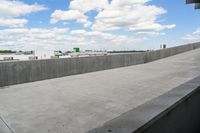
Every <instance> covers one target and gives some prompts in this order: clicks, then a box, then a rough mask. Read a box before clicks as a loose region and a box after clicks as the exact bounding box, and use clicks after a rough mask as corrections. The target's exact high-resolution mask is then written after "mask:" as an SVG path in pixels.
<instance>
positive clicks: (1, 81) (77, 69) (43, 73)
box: [0, 43, 200, 87]
mask: <svg viewBox="0 0 200 133" xmlns="http://www.w3.org/2000/svg"><path fill="white" fill-rule="evenodd" d="M199 47H200V43H193V44H188V45H183V46H177V47H173V48H167V49H162V50H156V51H150V52H141V53H131V54H116V55H106V56H93V57H82V58H66V59H48V60H31V61H11V62H0V87H3V86H8V85H14V84H19V83H26V82H33V81H39V80H44V79H50V78H57V77H63V76H68V75H74V74H81V73H87V72H94V71H100V70H106V69H112V68H118V67H124V66H130V65H137V64H142V63H147V62H151V61H155V60H158V59H161V58H165V57H168V56H172V55H175V54H179V53H183V52H186V51H189V50H193V49H196V48H199Z"/></svg>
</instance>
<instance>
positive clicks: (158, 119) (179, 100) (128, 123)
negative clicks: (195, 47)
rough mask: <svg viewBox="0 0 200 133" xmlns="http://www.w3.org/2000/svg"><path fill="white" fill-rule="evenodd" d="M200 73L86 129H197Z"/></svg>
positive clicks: (159, 132)
mask: <svg viewBox="0 0 200 133" xmlns="http://www.w3.org/2000/svg"><path fill="white" fill-rule="evenodd" d="M199 101H200V77H197V78H195V79H193V80H191V81H189V82H187V83H185V84H183V85H181V86H178V87H177V88H174V89H173V90H171V91H169V92H167V93H165V94H163V95H161V96H159V97H157V98H155V99H153V100H151V101H149V102H147V103H145V104H143V105H141V106H139V107H137V108H135V109H133V110H130V111H128V112H126V113H124V114H122V115H120V116H119V117H117V118H115V119H113V120H111V121H108V122H106V123H105V124H104V125H102V126H101V127H98V128H96V129H92V130H90V131H88V132H87V133H199V132H200V126H199V123H200V113H199V112H200V108H199V107H200V102H199Z"/></svg>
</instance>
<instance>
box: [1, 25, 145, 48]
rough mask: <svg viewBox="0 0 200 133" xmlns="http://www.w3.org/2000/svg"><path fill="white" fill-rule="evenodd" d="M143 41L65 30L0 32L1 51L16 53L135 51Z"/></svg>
mask: <svg viewBox="0 0 200 133" xmlns="http://www.w3.org/2000/svg"><path fill="white" fill-rule="evenodd" d="M141 41H142V39H140V38H137V39H135V38H134V37H128V36H125V35H113V34H111V33H102V32H99V31H85V30H74V31H69V30H68V29H65V28H54V29H41V28H31V29H28V28H14V29H4V30H0V49H15V50H36V51H53V50H58V49H60V50H72V48H73V47H80V48H83V49H98V50H99V49H107V50H108V49H119V50H122V49H123V48H124V47H126V48H131V49H133V48H134V46H135V45H136V44H138V43H139V42H141Z"/></svg>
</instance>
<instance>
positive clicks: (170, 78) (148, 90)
mask: <svg viewBox="0 0 200 133" xmlns="http://www.w3.org/2000/svg"><path fill="white" fill-rule="evenodd" d="M199 75H200V49H197V50H193V51H189V52H186V53H183V54H179V55H176V56H172V57H169V58H165V59H162V60H158V61H155V62H151V63H148V64H143V65H137V66H130V67H123V68H118V69H112V70H105V71H100V72H93V73H87V74H81V75H74V76H68V77H63V78H56V79H50V80H44V81H38V82H32V83H25V84H20V85H13V86H8V87H4V88H0V133H84V132H86V131H88V130H91V129H93V128H96V127H97V126H100V125H102V124H103V123H104V122H106V121H108V120H111V119H113V118H115V117H117V116H119V115H120V114H122V113H124V112H127V111H129V110H130V109H133V108H135V107H137V106H139V105H141V104H143V103H145V102H147V101H149V100H151V99H153V98H155V97H157V96H160V95H161V94H163V93H165V92H167V91H169V90H171V89H173V88H174V87H177V86H179V85H180V84H183V83H185V82H187V81H189V80H191V79H193V78H195V77H197V76H199Z"/></svg>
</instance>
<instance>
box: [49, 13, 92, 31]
mask: <svg viewBox="0 0 200 133" xmlns="http://www.w3.org/2000/svg"><path fill="white" fill-rule="evenodd" d="M87 19H88V17H87V16H85V15H84V14H82V13H81V12H79V11H78V10H69V11H62V10H56V11H54V13H52V14H51V20H50V22H51V23H52V24H54V23H57V22H58V21H60V20H75V21H76V22H78V23H83V24H85V27H87V26H89V25H90V22H89V21H88V20H87Z"/></svg>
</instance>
